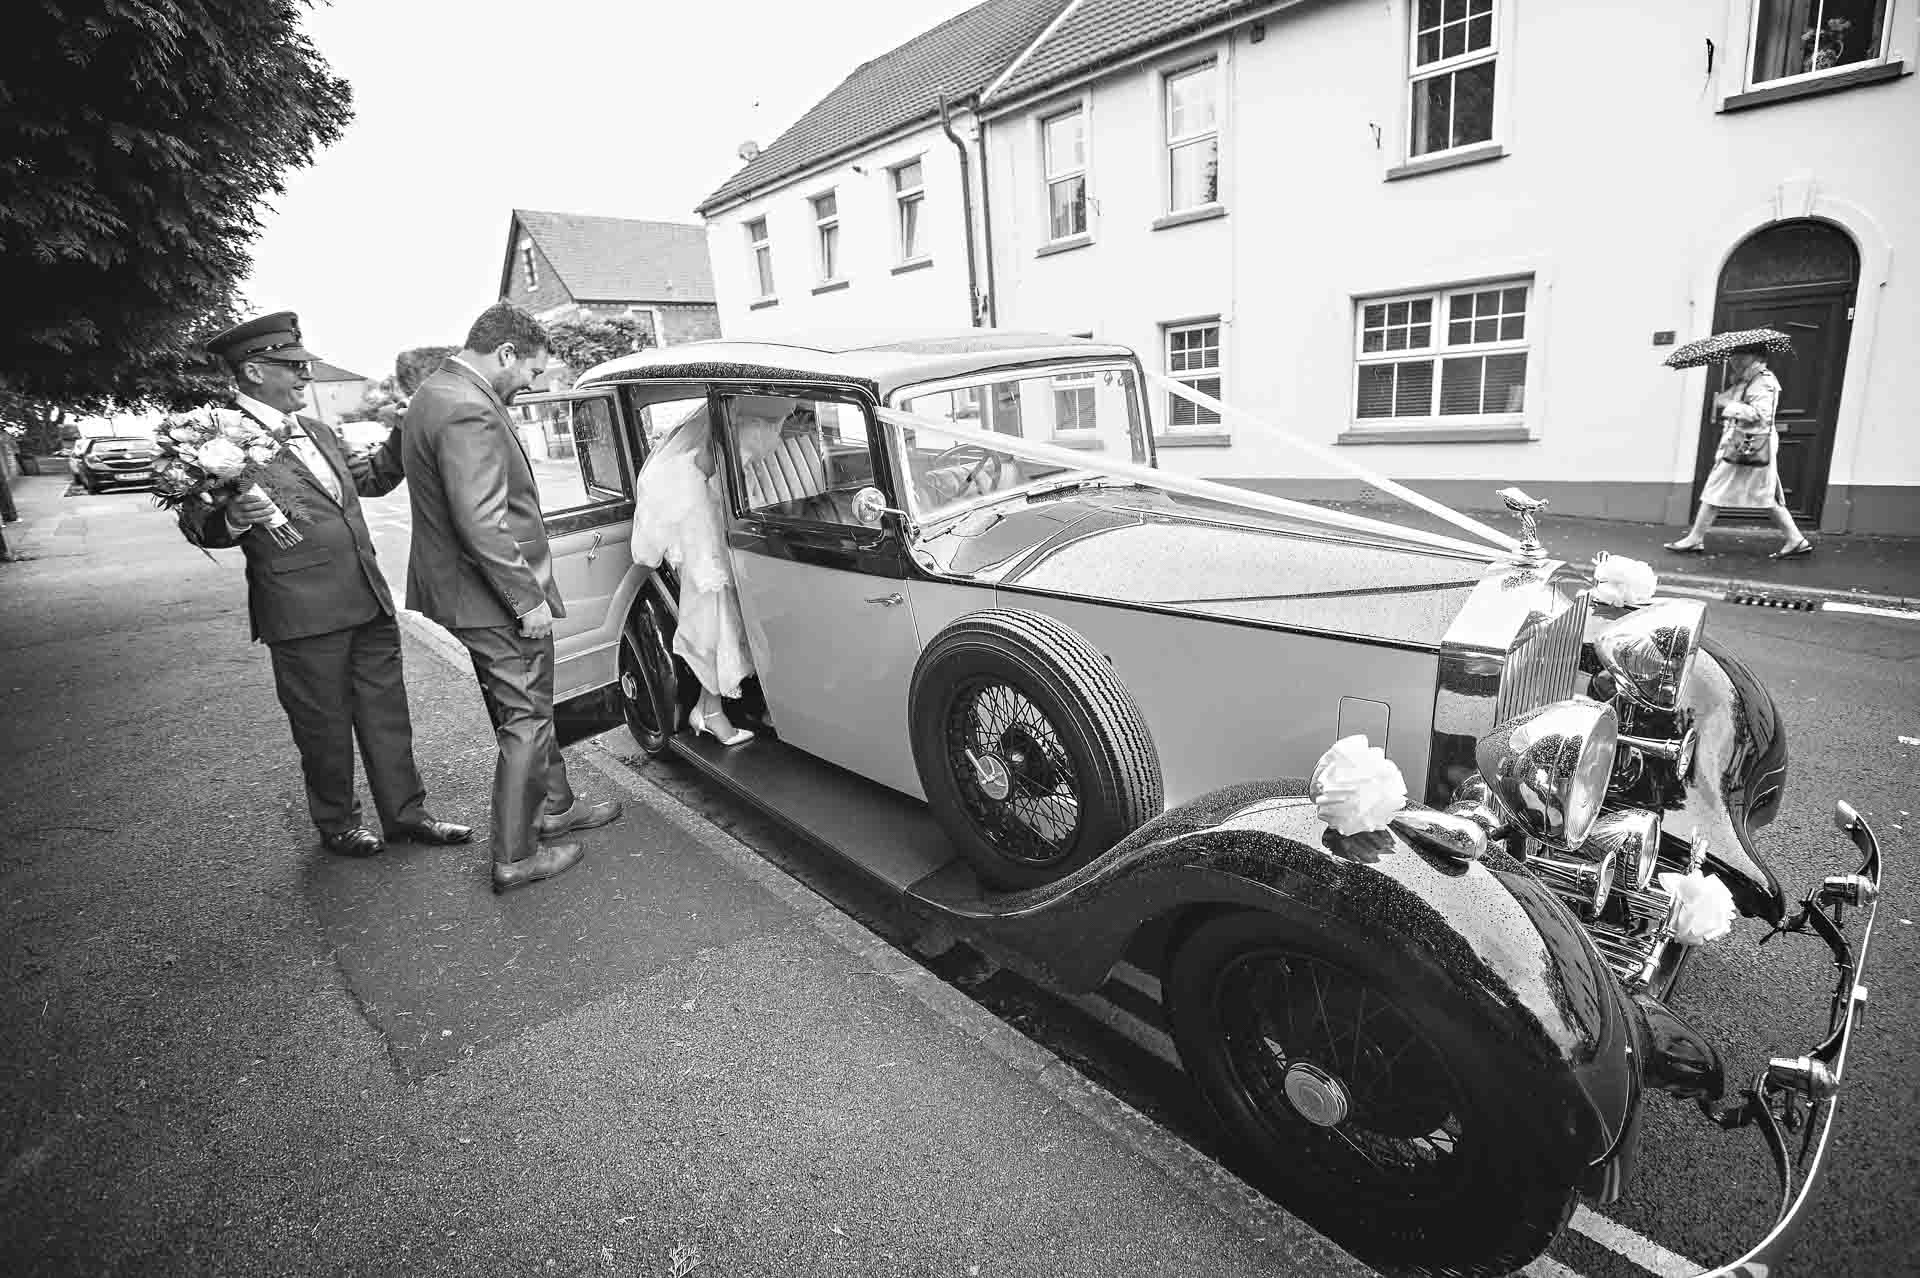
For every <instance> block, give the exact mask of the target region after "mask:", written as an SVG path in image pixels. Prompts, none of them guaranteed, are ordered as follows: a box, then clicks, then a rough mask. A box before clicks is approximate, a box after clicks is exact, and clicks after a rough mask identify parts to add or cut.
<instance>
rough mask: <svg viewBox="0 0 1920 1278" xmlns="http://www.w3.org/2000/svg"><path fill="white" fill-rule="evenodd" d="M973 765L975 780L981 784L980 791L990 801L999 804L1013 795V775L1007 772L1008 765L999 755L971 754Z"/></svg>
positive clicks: (969, 756)
mask: <svg viewBox="0 0 1920 1278" xmlns="http://www.w3.org/2000/svg"><path fill="white" fill-rule="evenodd" d="M968 758H969V759H970V760H971V761H972V763H973V773H974V779H975V780H976V781H978V782H979V783H980V790H981V792H982V793H983V794H985V795H986V796H987V797H988V798H989V799H992V800H993V801H994V802H996V803H998V802H1000V801H1001V800H1003V799H1005V798H1006V797H1007V796H1008V795H1009V794H1012V793H1013V774H1012V773H1011V772H1009V771H1007V765H1006V764H1005V763H1003V762H1001V761H1000V756H999V755H997V754H987V755H978V754H969V755H968Z"/></svg>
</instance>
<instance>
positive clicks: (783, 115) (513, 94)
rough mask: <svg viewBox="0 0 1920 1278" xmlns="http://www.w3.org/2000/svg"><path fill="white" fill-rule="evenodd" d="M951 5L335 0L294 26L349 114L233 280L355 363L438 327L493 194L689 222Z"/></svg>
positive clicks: (874, 0)
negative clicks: (805, 115) (804, 120)
mask: <svg viewBox="0 0 1920 1278" xmlns="http://www.w3.org/2000/svg"><path fill="white" fill-rule="evenodd" d="M972 2H973V0H867V2H866V3H861V2H860V0H811V2H810V3H804V4H803V3H792V2H791V0H788V2H787V3H771V2H768V0H755V2H752V3H727V2H725V0H676V2H673V3H663V2H662V0H335V3H333V4H332V5H331V6H329V7H321V8H317V9H315V10H314V11H313V12H312V14H311V15H310V17H309V18H308V20H307V24H306V29H307V33H308V35H309V37H310V38H311V39H312V40H313V42H314V44H315V46H316V47H317V48H318V49H319V50H320V52H321V54H322V55H323V56H325V57H326V59H327V60H328V62H330V63H331V64H332V66H333V69H334V72H335V73H336V74H338V75H341V76H344V77H345V78H346V79H347V80H348V81H349V82H351V83H352V85H353V92H354V120H353V123H352V124H350V125H349V126H348V128H347V132H346V135H345V136H344V137H343V138H342V139H341V140H340V141H339V142H338V143H337V144H335V145H334V146H332V147H330V148H328V149H327V150H325V151H323V152H321V153H320V155H319V157H318V158H317V160H316V162H315V163H314V165H313V166H312V167H311V168H308V169H303V170H301V171H299V172H297V173H294V174H291V175H290V176H289V177H288V179H287V194H286V196H285V197H284V198H282V199H279V200H277V201H275V204H274V206H273V207H271V208H269V209H268V210H266V211H265V213H264V215H263V219H262V220H263V222H264V223H265V228H266V229H265V231H264V233H263V234H262V235H261V237H260V239H259V240H258V241H257V242H256V244H255V246H254V270H253V275H252V277H251V279H250V280H249V281H248V282H247V283H246V284H245V285H244V286H243V289H242V292H243V293H244V295H245V297H246V299H247V301H248V302H249V303H250V304H251V306H252V307H253V308H254V311H255V313H258V312H264V311H276V310H292V311H298V312H299V314H300V326H301V330H302V333H303V335H304V336H305V338H306V342H307V346H308V348H309V349H311V350H312V351H314V352H315V353H316V354H318V355H320V356H322V357H324V358H325V359H327V360H328V361H329V362H331V363H334V364H338V365H341V366H342V367H345V368H349V369H351V370H353V371H354V372H357V373H363V374H365V375H367V376H368V377H374V378H378V377H382V376H385V375H386V374H388V373H391V372H392V371H393V357H394V356H395V355H396V354H398V353H399V352H400V351H401V350H404V349H406V348H408V347H411V346H425V345H430V344H436V343H446V344H451V343H456V342H458V341H459V340H460V339H461V337H463V336H464V335H465V333H466V330H467V325H468V324H469V323H471V322H472V320H473V317H474V316H475V315H477V314H478V313H479V312H480V311H481V310H482V309H483V308H484V307H485V306H487V304H488V303H490V302H492V301H493V300H494V297H495V296H496V293H497V290H498V288H499V275H500V264H501V260H502V256H503V254H504V252H505V248H506V235H507V219H508V218H509V216H510V215H511V212H512V210H513V209H515V208H532V209H550V210H555V211H559V212H565V213H592V214H600V215H604V216H610V217H634V218H646V219H650V220H656V221H669V222H688V223H695V224H697V223H698V222H699V220H700V219H699V217H698V215H697V214H695V213H694V211H693V208H694V205H696V204H698V203H699V202H700V201H701V200H702V199H703V198H705V197H706V196H707V195H708V194H709V193H711V192H712V191H713V189H714V188H715V187H717V186H719V185H720V183H721V182H723V181H725V180H726V178H727V177H728V176H729V175H730V174H731V173H732V172H733V171H734V170H735V169H737V168H738V167H739V166H740V161H739V159H738V158H737V156H736V155H735V151H736V149H737V148H738V147H739V145H740V143H741V142H743V141H745V140H747V139H748V138H752V139H753V140H755V141H757V142H759V143H760V144H761V145H762V146H765V145H766V144H767V143H769V142H771V141H772V140H773V139H774V137H775V136H776V135H778V134H779V132H780V131H781V130H782V129H784V128H786V127H787V126H788V125H789V124H791V123H792V122H793V121H794V120H796V119H798V118H799V116H800V115H801V113H802V112H804V111H805V110H806V109H807V108H808V107H810V106H812V105H813V104H814V103H815V102H817V101H819V99H820V98H822V97H823V96H825V95H826V93H827V91H828V90H830V89H832V88H833V86H834V85H836V84H838V83H839V82H840V81H841V80H842V79H843V78H845V76H846V75H847V73H848V72H850V71H852V70H853V68H854V67H856V66H858V65H859V64H860V63H861V62H864V61H866V60H867V59H869V58H872V57H876V56H878V55H880V54H882V53H885V52H886V51H887V50H888V49H891V48H893V47H895V46H896V45H899V44H902V43H904V42H906V41H907V40H909V39H911V38H912V37H913V36H915V35H917V34H918V33H919V32H921V31H924V30H926V29H927V28H928V27H931V26H934V25H935V24H937V23H939V22H941V21H944V20H945V19H946V18H949V17H951V16H952V15H954V14H956V13H960V12H962V11H963V10H965V9H967V8H970V7H971V5H972Z"/></svg>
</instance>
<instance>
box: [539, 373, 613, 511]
mask: <svg viewBox="0 0 1920 1278" xmlns="http://www.w3.org/2000/svg"><path fill="white" fill-rule="evenodd" d="M512 413H513V416H514V417H515V418H516V419H517V420H516V421H515V422H514V426H515V428H516V429H517V430H518V431H519V433H520V441H521V442H522V443H523V444H525V445H526V447H527V459H528V460H529V461H531V462H532V463H533V477H534V482H535V483H536V484H537V485H538V486H539V489H540V513H541V514H542V515H557V514H562V513H571V512H575V511H591V510H593V509H595V508H597V507H605V506H614V505H618V504H619V503H621V502H623V501H626V500H627V499H629V498H630V497H632V495H633V480H632V477H631V476H630V475H629V474H628V473H627V469H626V467H625V465H624V464H623V456H622V453H621V450H620V441H619V438H618V432H617V431H615V430H614V419H613V400H612V398H611V397H609V396H605V395H595V396H590V397H585V398H579V399H573V398H568V399H551V400H540V401H536V402H534V403H530V404H523V405H515V406H514V408H513V410H512Z"/></svg>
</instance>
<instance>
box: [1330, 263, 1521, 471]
mask: <svg viewBox="0 0 1920 1278" xmlns="http://www.w3.org/2000/svg"><path fill="white" fill-rule="evenodd" d="M1515 288H1524V289H1525V290H1526V301H1525V304H1524V308H1523V309H1522V310H1521V311H1520V312H1519V315H1520V317H1521V321H1522V325H1521V326H1522V333H1521V336H1520V337H1518V338H1513V339H1508V338H1500V337H1497V336H1496V338H1495V339H1494V340H1492V341H1486V342H1480V341H1473V340H1469V341H1467V342H1465V343H1462V344H1458V345H1456V344H1454V343H1452V342H1450V341H1449V340H1447V339H1448V332H1447V329H1448V325H1449V323H1451V322H1452V320H1451V310H1452V301H1453V299H1454V298H1456V297H1461V296H1469V295H1473V294H1483V293H1491V292H1500V293H1503V294H1504V293H1505V292H1506V291H1507V290H1510V289H1515ZM1541 288H1542V280H1541V278H1540V276H1539V275H1538V273H1528V272H1521V273H1516V274H1505V275H1499V276H1489V277H1482V278H1477V279H1471V280H1461V281H1455V282H1453V283H1449V284H1442V285H1433V286H1430V287H1427V288H1423V289H1403V290H1399V291H1396V292H1391V293H1387V292H1379V293H1367V294H1359V295H1356V296H1354V298H1353V299H1352V301H1353V319H1352V338H1351V342H1352V345H1351V346H1350V348H1349V350H1350V354H1351V359H1352V363H1353V373H1352V375H1351V377H1350V379H1349V382H1348V387H1347V423H1348V430H1349V431H1352V432H1361V433H1367V434H1373V433H1378V434H1382V435H1385V434H1391V433H1394V432H1407V433H1412V432H1430V431H1434V430H1461V431H1468V432H1473V431H1478V430H1487V431H1501V432H1505V431H1511V430H1513V429H1515V428H1518V427H1524V426H1525V423H1526V419H1527V415H1528V413H1529V412H1531V411H1533V410H1534V408H1535V407H1536V405H1535V402H1534V400H1535V396H1534V394H1533V389H1534V388H1533V382H1534V376H1535V372H1536V370H1537V367H1538V361H1537V360H1536V359H1535V357H1534V356H1535V352H1536V351H1537V350H1538V349H1539V348H1540V343H1541V340H1542V329H1541V318H1540V297H1541ZM1502 300H1503V301H1504V298H1503V299H1502ZM1422 301H1426V302H1430V303H1431V304H1432V313H1431V318H1430V320H1429V321H1428V328H1429V329H1430V333H1429V340H1428V343H1427V345H1425V346H1421V347H1402V348H1401V349H1399V350H1384V349H1383V350H1380V351H1368V350H1366V349H1365V345H1366V331H1367V323H1366V312H1367V308H1369V307H1373V306H1385V307H1391V306H1393V305H1395V304H1397V303H1402V302H1405V303H1418V302H1422ZM1508 314H1509V312H1506V311H1505V310H1504V309H1503V310H1501V311H1499V312H1496V315H1495V316H1494V318H1496V319H1499V318H1504V317H1505V316H1506V315H1508ZM1476 318H1478V317H1477V316H1476V317H1469V320H1468V322H1469V323H1472V322H1474V319H1476ZM1387 320H1388V324H1389V326H1391V325H1392V321H1391V313H1390V312H1389V315H1388V316H1387ZM1412 323H1413V321H1412V320H1411V318H1409V323H1408V326H1409V327H1411V326H1412ZM1510 354H1521V355H1524V356H1525V357H1526V369H1525V372H1524V373H1523V374H1522V376H1521V379H1520V388H1521V405H1520V407H1519V408H1518V409H1517V410H1512V411H1499V412H1485V411H1481V412H1476V413H1443V412H1441V411H1440V403H1441V396H1442V394H1443V393H1444V390H1445V384H1446V370H1445V363H1446V361H1447V360H1448V359H1460V358H1479V359H1481V360H1482V361H1483V363H1482V392H1481V393H1482V396H1483V397H1484V394H1485V390H1484V386H1485V383H1484V376H1485V372H1484V370H1485V364H1484V361H1485V360H1486V359H1487V358H1488V357H1491V356H1497V355H1510ZM1422 360H1424V361H1426V362H1428V363H1430V364H1431V365H1432V367H1433V372H1432V384H1431V386H1430V387H1429V389H1428V392H1427V406H1428V410H1429V411H1428V412H1426V413H1424V414H1422V415H1419V416H1413V415H1407V416H1399V415H1392V414H1390V415H1388V416H1384V417H1363V416H1361V415H1360V382H1361V376H1362V370H1363V369H1365V368H1369V367H1377V366H1381V365H1397V364H1403V363H1409V362H1415V361H1422Z"/></svg>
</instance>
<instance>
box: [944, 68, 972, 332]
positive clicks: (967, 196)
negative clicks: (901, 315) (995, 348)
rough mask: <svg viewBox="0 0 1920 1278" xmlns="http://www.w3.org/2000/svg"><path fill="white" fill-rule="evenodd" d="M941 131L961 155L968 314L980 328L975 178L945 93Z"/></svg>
mask: <svg viewBox="0 0 1920 1278" xmlns="http://www.w3.org/2000/svg"><path fill="white" fill-rule="evenodd" d="M940 131H941V132H943V133H945V134H946V135H947V141H949V142H951V143H953V149H954V150H955V151H957V152H958V153H959V155H960V208H961V213H960V215H961V217H962V218H963V219H964V220H965V222H966V224H967V312H968V314H970V315H971V316H972V317H973V326H974V327H975V328H979V327H980V272H979V268H978V266H977V265H976V264H975V262H974V258H973V177H972V174H971V172H970V170H969V169H968V166H967V146H966V143H964V142H962V141H961V140H960V135H959V134H957V133H955V132H954V131H953V120H952V118H951V116H950V115H949V114H948V112H947V95H946V94H944V93H943V94H941V95H940Z"/></svg>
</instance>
